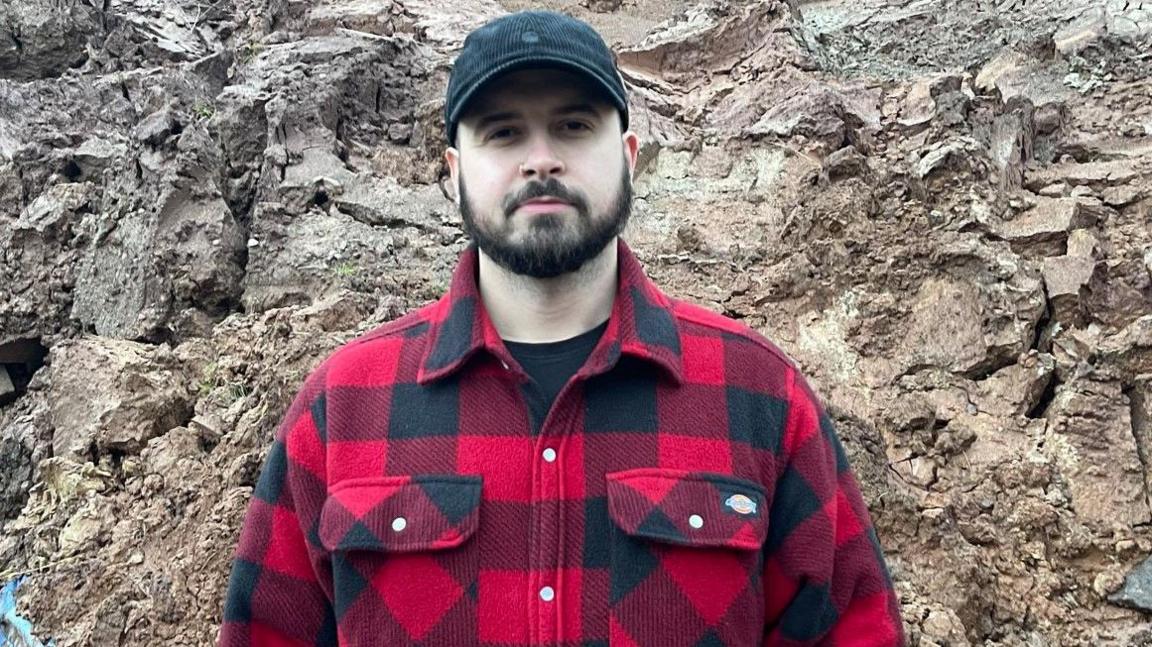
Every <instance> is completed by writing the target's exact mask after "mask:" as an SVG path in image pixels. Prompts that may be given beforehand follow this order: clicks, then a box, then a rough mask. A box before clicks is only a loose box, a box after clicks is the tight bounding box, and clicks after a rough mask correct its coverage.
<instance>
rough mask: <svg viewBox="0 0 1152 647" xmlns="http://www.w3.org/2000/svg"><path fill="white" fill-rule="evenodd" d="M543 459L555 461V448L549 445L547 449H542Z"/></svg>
mask: <svg viewBox="0 0 1152 647" xmlns="http://www.w3.org/2000/svg"><path fill="white" fill-rule="evenodd" d="M544 460H546V461H548V462H549V463H551V462H553V461H555V460H556V450H555V449H552V448H551V447H549V448H548V449H545V450H544Z"/></svg>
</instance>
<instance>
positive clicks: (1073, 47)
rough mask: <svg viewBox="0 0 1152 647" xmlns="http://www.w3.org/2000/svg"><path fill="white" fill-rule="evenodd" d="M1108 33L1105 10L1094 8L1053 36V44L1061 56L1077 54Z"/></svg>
mask: <svg viewBox="0 0 1152 647" xmlns="http://www.w3.org/2000/svg"><path fill="white" fill-rule="evenodd" d="M1107 31H1108V24H1107V21H1106V18H1105V15H1104V10H1103V9H1102V8H1093V9H1090V10H1088V11H1087V12H1085V13H1084V14H1083V15H1082V16H1081V17H1080V18H1079V19H1077V20H1075V21H1073V22H1072V23H1071V24H1069V25H1067V26H1065V27H1063V28H1061V29H1059V30H1057V31H1056V33H1055V34H1052V43H1053V44H1054V45H1055V46H1056V51H1058V52H1060V53H1061V54H1065V55H1067V54H1076V53H1079V52H1081V51H1083V50H1084V49H1086V48H1087V47H1088V46H1089V45H1091V44H1092V43H1094V42H1096V41H1097V40H1099V39H1100V37H1102V36H1103V35H1104V34H1105V33H1107Z"/></svg>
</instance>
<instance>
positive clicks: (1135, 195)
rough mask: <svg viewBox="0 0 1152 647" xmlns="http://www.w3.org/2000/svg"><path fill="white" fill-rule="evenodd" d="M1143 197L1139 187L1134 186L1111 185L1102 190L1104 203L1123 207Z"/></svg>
mask: <svg viewBox="0 0 1152 647" xmlns="http://www.w3.org/2000/svg"><path fill="white" fill-rule="evenodd" d="M1141 197H1143V195H1142V192H1141V191H1140V189H1139V188H1137V187H1134V186H1110V187H1108V188H1107V189H1104V190H1103V191H1101V192H1100V198H1101V199H1102V200H1103V201H1104V204H1106V205H1109V206H1112V207H1123V206H1125V205H1129V204H1132V203H1133V202H1136V201H1137V200H1139V199H1140V198H1141Z"/></svg>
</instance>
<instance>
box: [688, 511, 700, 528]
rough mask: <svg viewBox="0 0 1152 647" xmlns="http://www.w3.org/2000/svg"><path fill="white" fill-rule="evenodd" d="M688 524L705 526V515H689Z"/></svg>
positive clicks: (698, 526) (694, 526)
mask: <svg viewBox="0 0 1152 647" xmlns="http://www.w3.org/2000/svg"><path fill="white" fill-rule="evenodd" d="M688 525H689V526H692V527H693V528H696V529H700V528H703V527H704V517H701V516H700V515H698V514H694V515H692V516H691V517H688Z"/></svg>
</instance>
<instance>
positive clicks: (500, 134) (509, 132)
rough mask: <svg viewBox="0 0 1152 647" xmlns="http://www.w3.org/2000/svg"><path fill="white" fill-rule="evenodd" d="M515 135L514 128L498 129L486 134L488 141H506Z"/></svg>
mask: <svg viewBox="0 0 1152 647" xmlns="http://www.w3.org/2000/svg"><path fill="white" fill-rule="evenodd" d="M515 134H516V130H515V129H514V128H498V129H496V130H493V131H492V132H490V133H488V139H507V138H508V137H511V136H513V135H515Z"/></svg>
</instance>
